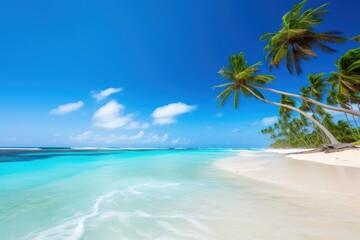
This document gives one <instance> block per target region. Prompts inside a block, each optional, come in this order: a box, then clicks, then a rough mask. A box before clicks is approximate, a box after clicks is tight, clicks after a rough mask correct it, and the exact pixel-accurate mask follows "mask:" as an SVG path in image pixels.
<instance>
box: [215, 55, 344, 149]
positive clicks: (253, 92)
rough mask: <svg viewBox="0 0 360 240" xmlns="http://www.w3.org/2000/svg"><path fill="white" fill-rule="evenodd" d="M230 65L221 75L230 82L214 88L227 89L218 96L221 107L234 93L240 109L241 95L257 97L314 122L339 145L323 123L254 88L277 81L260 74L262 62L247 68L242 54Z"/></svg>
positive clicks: (231, 59)
mask: <svg viewBox="0 0 360 240" xmlns="http://www.w3.org/2000/svg"><path fill="white" fill-rule="evenodd" d="M229 62H230V64H229V66H228V67H226V68H222V69H221V70H220V71H219V73H220V74H221V75H222V76H223V77H224V78H226V79H227V80H228V82H227V83H224V84H220V85H217V86H214V88H219V87H221V88H225V90H223V91H222V92H221V93H220V94H219V95H218V96H217V100H218V101H219V102H220V103H219V106H223V104H224V103H225V102H226V101H227V100H228V99H229V97H230V95H231V94H232V93H234V107H235V108H238V104H239V95H240V94H242V95H244V96H245V97H255V98H257V99H259V100H261V101H263V102H265V103H270V104H273V105H276V106H278V107H284V108H287V109H290V110H292V111H295V112H298V113H300V114H301V115H303V116H305V117H306V118H308V119H309V120H310V121H312V122H313V123H314V124H315V125H316V126H317V127H318V128H319V129H321V130H322V131H323V132H324V133H325V134H326V136H327V138H328V139H329V140H330V142H331V143H332V144H339V141H338V140H337V139H336V138H335V137H334V136H333V135H332V134H331V132H330V131H329V130H328V129H326V128H325V127H324V126H323V125H322V124H321V123H319V122H318V121H316V120H315V119H314V118H313V117H312V116H310V115H309V114H307V113H306V112H304V111H301V110H299V109H297V108H296V107H293V106H290V105H286V104H282V103H278V102H273V101H270V100H268V99H265V97H264V96H263V95H262V93H261V92H260V91H259V90H257V89H256V87H254V84H256V85H263V84H266V83H269V82H271V81H272V80H274V79H275V77H274V76H272V75H266V74H258V75H256V74H257V73H258V72H259V68H258V66H259V65H261V62H258V63H256V64H254V65H251V66H247V65H246V63H247V62H246V61H245V57H244V54H243V53H242V52H241V53H239V54H238V55H231V56H230V60H229Z"/></svg>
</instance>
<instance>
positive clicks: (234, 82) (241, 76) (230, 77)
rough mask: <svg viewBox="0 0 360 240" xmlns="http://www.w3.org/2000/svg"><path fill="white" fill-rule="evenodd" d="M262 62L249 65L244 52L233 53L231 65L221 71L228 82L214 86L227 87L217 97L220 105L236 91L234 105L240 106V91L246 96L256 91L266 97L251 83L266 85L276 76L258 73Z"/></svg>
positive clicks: (250, 95) (230, 60) (230, 59)
mask: <svg viewBox="0 0 360 240" xmlns="http://www.w3.org/2000/svg"><path fill="white" fill-rule="evenodd" d="M260 65H261V62H258V63H255V64H253V65H250V66H248V65H247V62H246V60H245V57H244V54H243V53H242V52H240V53H239V54H238V55H231V56H230V58H229V65H228V66H227V67H223V68H222V69H221V70H220V71H219V73H220V74H221V76H222V77H223V78H225V79H227V81H228V82H227V83H224V84H220V85H217V86H214V88H225V90H223V91H222V92H221V93H220V94H219V95H218V96H217V97H216V99H217V100H218V101H219V106H223V105H224V103H225V102H226V101H227V100H228V98H229V97H230V96H231V94H232V93H234V101H233V102H234V107H235V108H238V106H239V95H240V93H241V94H242V95H244V96H245V97H252V96H253V95H252V93H251V92H254V93H255V94H256V95H258V96H260V97H261V98H264V96H263V95H262V93H261V92H259V91H258V90H257V89H256V88H254V87H253V86H251V84H259V85H264V84H266V83H269V82H270V81H272V80H274V79H275V77H274V76H272V75H267V74H258V75H256V73H258V72H259V68H258V67H259V66H260Z"/></svg>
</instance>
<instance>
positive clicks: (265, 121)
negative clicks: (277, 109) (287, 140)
mask: <svg viewBox="0 0 360 240" xmlns="http://www.w3.org/2000/svg"><path fill="white" fill-rule="evenodd" d="M278 119H279V117H278V116H272V117H266V118H263V119H261V121H255V122H253V123H252V124H251V125H252V126H256V125H261V126H269V125H271V124H274V123H276V122H277V120H278Z"/></svg>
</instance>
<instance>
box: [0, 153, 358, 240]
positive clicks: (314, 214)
mask: <svg viewBox="0 0 360 240" xmlns="http://www.w3.org/2000/svg"><path fill="white" fill-rule="evenodd" d="M253 151H255V152H256V151H258V150H253ZM236 154H238V152H237V151H234V150H227V149H167V150H166V149H158V150H156V149H154V150H146V149H144V150H71V149H60V150H59V149H55V150H54V149H53V150H52V149H41V150H14V149H12V150H1V152H0V239H1V240H8V239H39V240H41V239H55V240H57V239H71V240H75V239H99V240H107V239H345V238H343V237H348V236H354V237H353V238H351V239H356V237H358V236H359V235H357V236H356V235H354V234H356V231H358V229H355V228H354V225H353V224H355V225H356V221H357V220H358V218H356V216H355V220H354V216H352V215H351V214H352V211H351V209H349V211H347V210H346V207H342V205H336V204H334V205H333V206H332V207H331V208H321V206H323V203H324V202H329V201H328V200H329V199H327V196H325V197H324V196H323V195H321V196H322V197H321V198H319V197H318V196H313V195H316V194H318V193H308V192H306V193H304V192H299V191H293V190H289V189H286V188H284V187H281V186H274V185H271V184H268V183H264V182H260V181H254V180H252V179H247V178H242V177H240V176H235V174H231V173H228V172H225V171H223V170H221V169H218V168H216V167H214V166H213V162H214V161H216V160H219V159H222V158H225V157H231V156H234V155H236ZM312 197H314V199H316V201H313V200H311V199H312ZM309 199H310V200H309ZM342 203H343V202H342ZM342 203H341V204H342ZM337 208H339V209H341V211H339V212H337V210H336V209H337ZM349 214H350V215H349ZM335 215H336V217H334V216H335ZM341 219H343V220H344V221H343V223H340V224H339V221H341ZM351 221H353V222H351ZM354 221H355V222H354ZM332 224H333V225H334V226H340V228H341V229H337V227H331V226H332ZM327 226H330V227H327ZM329 228H330V229H329ZM289 236H293V237H292V238H289ZM349 239H350V238H349Z"/></svg>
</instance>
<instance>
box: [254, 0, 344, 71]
mask: <svg viewBox="0 0 360 240" xmlns="http://www.w3.org/2000/svg"><path fill="white" fill-rule="evenodd" d="M306 2H307V0H303V1H302V2H300V3H298V4H295V5H294V6H293V8H292V9H291V10H290V11H289V12H287V13H286V14H285V15H284V16H283V17H282V26H281V29H280V30H279V31H278V32H276V33H266V34H264V35H262V36H261V37H260V39H261V40H267V41H268V44H267V45H266V47H265V48H264V50H265V51H266V52H267V56H266V59H267V60H268V61H270V69H271V68H272V67H276V68H278V67H279V65H280V63H281V62H282V61H283V60H284V59H285V63H286V67H287V69H288V71H289V73H290V74H293V73H294V71H295V72H296V73H297V75H300V74H301V72H302V70H301V66H300V65H301V64H300V62H301V60H309V59H310V58H315V57H316V56H317V54H316V52H315V49H320V50H322V51H324V52H328V53H333V52H336V50H335V49H333V48H331V47H329V46H328V45H326V43H344V42H345V41H346V40H347V39H346V38H345V37H342V36H341V34H342V33H341V32H338V31H331V32H316V31H315V29H314V28H315V27H317V26H318V25H319V24H320V23H321V22H322V21H323V15H324V14H325V13H326V12H327V10H325V7H326V6H327V4H323V5H321V6H319V7H316V8H309V9H307V10H303V8H304V5H305V4H306Z"/></svg>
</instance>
